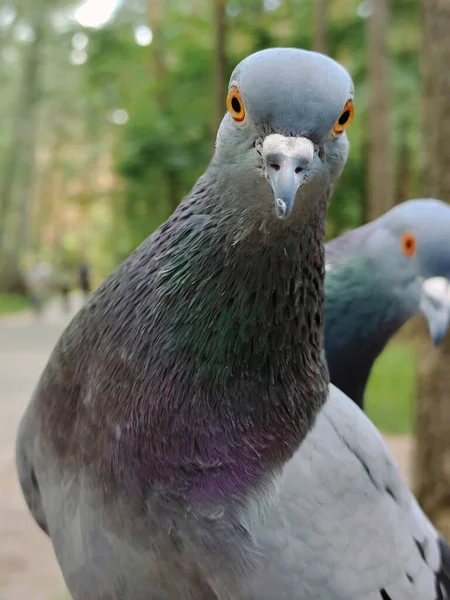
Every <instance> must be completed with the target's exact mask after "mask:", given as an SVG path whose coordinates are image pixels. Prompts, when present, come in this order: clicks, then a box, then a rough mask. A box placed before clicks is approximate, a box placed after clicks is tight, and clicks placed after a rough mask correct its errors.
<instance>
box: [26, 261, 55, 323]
mask: <svg viewBox="0 0 450 600" xmlns="http://www.w3.org/2000/svg"><path fill="white" fill-rule="evenodd" d="M52 278H53V268H52V266H51V265H50V264H49V263H48V262H44V261H39V262H37V263H35V264H34V265H33V266H32V267H31V269H30V270H29V271H28V272H27V273H26V275H25V281H26V286H27V291H28V295H29V297H30V300H31V303H32V305H33V308H34V311H35V314H36V316H38V317H39V316H41V314H42V308H43V306H44V303H45V300H46V299H47V297H48V295H49V293H50V288H51V285H52Z"/></svg>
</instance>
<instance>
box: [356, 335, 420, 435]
mask: <svg viewBox="0 0 450 600" xmlns="http://www.w3.org/2000/svg"><path fill="white" fill-rule="evenodd" d="M416 374H417V370H416V354H415V351H414V348H413V347H412V344H405V343H402V342H393V343H391V344H389V345H388V346H387V347H386V348H385V350H384V351H383V353H382V354H381V355H380V356H379V358H378V359H377V361H376V363H375V365H374V367H373V370H372V374H371V376H370V379H369V383H368V386H367V389H366V395H365V404H366V411H367V414H368V416H369V417H370V418H371V419H372V421H373V422H374V424H375V425H376V426H377V427H378V428H379V429H380V430H381V431H382V432H384V433H390V434H406V433H412V432H413V429H414V419H415V412H414V411H415V405H414V400H415V396H416V376H417V375H416Z"/></svg>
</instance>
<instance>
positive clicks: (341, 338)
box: [325, 198, 450, 408]
mask: <svg viewBox="0 0 450 600" xmlns="http://www.w3.org/2000/svg"><path fill="white" fill-rule="evenodd" d="M325 252H326V264H325V269H326V277H325V353H326V357H327V363H328V368H329V371H330V378H331V381H332V382H333V383H334V385H336V387H338V388H339V389H340V390H341V391H342V392H345V394H347V396H350V398H351V399H352V400H354V402H356V404H358V406H359V407H360V408H363V403H364V390H365V387H366V384H367V380H368V378H369V375H370V371H371V369H372V365H373V363H374V362H375V359H376V358H377V357H378V355H379V354H380V353H381V351H382V350H383V348H384V347H385V345H386V343H387V342H388V341H389V339H390V338H391V337H392V336H393V335H394V333H396V332H397V331H398V330H399V329H400V327H401V326H402V325H403V324H404V323H405V322H406V321H407V320H408V319H409V318H410V317H412V316H414V315H418V314H421V315H423V316H424V317H425V319H426V320H427V322H428V328H429V331H430V335H431V339H432V340H433V342H434V343H435V344H438V343H439V342H440V341H441V340H442V338H443V337H444V334H445V332H446V331H447V328H448V325H449V320H450V290H449V285H448V284H449V281H448V280H449V279H450V206H449V205H448V204H445V203H444V202H442V201H440V200H436V199H433V198H427V199H416V200H409V201H407V202H403V203H402V204H398V205H397V206H395V207H394V208H393V209H391V210H390V211H389V212H387V213H386V214H384V215H383V216H381V217H380V218H378V219H376V220H375V221H372V222H371V223H368V224H366V225H363V226H362V227H359V228H357V229H354V230H353V231H350V232H348V233H345V234H344V235H342V236H340V237H338V238H336V239H334V240H332V241H331V242H329V243H328V244H326V248H325Z"/></svg>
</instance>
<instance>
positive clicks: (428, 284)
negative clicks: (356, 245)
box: [367, 198, 450, 343]
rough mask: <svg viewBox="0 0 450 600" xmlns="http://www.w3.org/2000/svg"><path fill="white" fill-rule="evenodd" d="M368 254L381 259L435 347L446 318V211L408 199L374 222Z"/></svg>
mask: <svg viewBox="0 0 450 600" xmlns="http://www.w3.org/2000/svg"><path fill="white" fill-rule="evenodd" d="M376 223H377V227H376V228H375V229H374V233H373V235H372V236H371V237H370V238H369V240H368V248H367V251H369V252H371V253H372V254H373V255H374V256H378V257H379V262H380V265H383V266H382V268H384V269H385V270H386V276H387V277H389V279H388V284H389V285H391V286H392V289H393V290H395V293H396V294H397V295H398V297H399V298H401V299H402V300H403V303H404V305H405V306H408V307H409V309H410V311H411V314H420V313H421V314H423V316H424V317H425V318H426V320H427V322H428V326H429V330H430V334H431V337H432V339H433V341H434V342H435V343H439V342H440V340H441V339H442V337H443V335H444V334H445V332H446V330H447V327H448V324H449V319H450V299H449V292H448V291H447V288H448V283H449V280H450V207H449V206H448V205H447V204H445V203H444V202H441V201H440V200H435V199H430V198H429V199H417V200H409V201H408V202H404V203H402V204H399V205H398V206H396V207H395V208H393V209H392V210H390V211H389V212H388V213H386V214H385V215H383V216H382V217H381V218H379V219H378V220H377V221H376Z"/></svg>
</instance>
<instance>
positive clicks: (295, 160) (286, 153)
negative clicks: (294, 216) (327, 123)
mask: <svg viewBox="0 0 450 600" xmlns="http://www.w3.org/2000/svg"><path fill="white" fill-rule="evenodd" d="M262 157H263V161H264V173H265V176H266V177H267V179H268V181H269V183H270V185H271V186H272V189H273V192H274V194H275V212H276V214H277V217H280V218H283V217H287V216H288V215H289V213H290V212H291V210H292V207H293V206H294V201H295V195H296V193H297V190H298V188H299V187H300V186H301V185H302V184H303V183H304V181H305V180H306V174H307V171H308V168H309V167H310V166H311V163H312V161H313V158H314V144H313V143H312V142H311V140H308V139H307V138H305V137H285V136H284V135H279V134H278V133H273V134H271V135H268V136H267V137H266V138H264V141H263V145H262Z"/></svg>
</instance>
